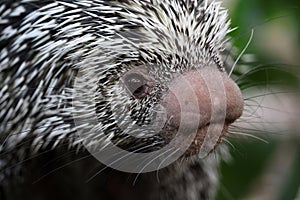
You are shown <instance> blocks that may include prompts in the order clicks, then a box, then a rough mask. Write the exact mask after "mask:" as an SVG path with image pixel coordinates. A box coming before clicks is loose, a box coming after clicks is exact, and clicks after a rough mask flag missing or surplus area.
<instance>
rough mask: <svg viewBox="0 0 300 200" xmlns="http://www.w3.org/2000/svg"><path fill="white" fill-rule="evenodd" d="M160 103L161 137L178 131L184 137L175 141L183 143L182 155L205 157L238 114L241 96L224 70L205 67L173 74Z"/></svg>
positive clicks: (175, 134)
mask: <svg viewBox="0 0 300 200" xmlns="http://www.w3.org/2000/svg"><path fill="white" fill-rule="evenodd" d="M162 106H163V107H164V109H165V112H166V115H167V122H166V123H165V125H164V128H163V131H162V136H163V137H164V139H165V140H167V141H171V140H172V139H174V138H176V137H177V134H178V132H180V133H182V134H183V135H184V138H186V141H182V140H178V143H177V144H178V146H186V148H185V151H184V153H183V154H184V156H186V157H188V156H192V155H196V154H198V156H199V157H206V156H207V155H208V154H209V153H210V152H212V151H213V150H214V149H215V148H216V146H217V145H218V144H220V143H221V141H222V137H223V136H224V134H225V133H226V131H227V130H228V127H229V125H230V124H232V123H233V122H234V121H235V120H236V119H238V118H239V117H240V116H241V115H242V112H243V98H242V94H241V91H240V89H239V88H238V86H237V85H236V84H235V82H234V81H233V80H231V79H230V78H229V77H228V75H227V74H226V73H225V72H221V71H220V70H218V69H216V68H215V67H206V68H203V69H199V70H195V71H189V72H186V73H184V74H183V75H181V76H179V77H176V78H174V80H173V81H172V82H171V83H170V86H169V91H168V92H167V93H166V94H165V96H164V97H163V101H162ZM191 137H192V138H191ZM186 142H189V144H186ZM187 145H189V146H187Z"/></svg>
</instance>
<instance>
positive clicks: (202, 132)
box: [164, 123, 229, 157]
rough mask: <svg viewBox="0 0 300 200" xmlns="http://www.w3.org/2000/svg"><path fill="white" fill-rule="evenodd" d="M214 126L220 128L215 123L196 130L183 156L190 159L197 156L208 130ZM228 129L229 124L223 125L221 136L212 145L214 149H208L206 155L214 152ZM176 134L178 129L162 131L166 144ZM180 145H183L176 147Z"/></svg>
mask: <svg viewBox="0 0 300 200" xmlns="http://www.w3.org/2000/svg"><path fill="white" fill-rule="evenodd" d="M215 125H216V126H220V124H217V123H216V124H210V123H208V124H207V125H205V126H202V127H200V128H198V130H197V133H196V136H195V137H194V139H193V140H192V143H191V144H190V146H189V147H188V149H187V150H186V151H185V152H184V154H183V156H184V157H191V156H194V155H198V154H199V152H200V149H201V147H202V145H203V144H204V142H205V137H206V136H207V132H208V129H209V128H210V127H213V126H215ZM228 127H229V123H224V125H223V129H222V131H221V134H220V136H219V138H218V140H217V141H216V142H215V144H214V148H212V149H210V151H209V152H206V153H207V154H209V153H211V152H213V151H214V150H215V148H216V147H217V146H218V145H219V144H220V143H221V142H222V138H223V137H224V135H225V134H226V132H227V130H228ZM177 132H178V128H171V127H168V128H167V127H166V128H165V131H164V137H165V139H166V140H167V141H168V142H170V141H171V140H172V139H173V138H174V137H176V133H177ZM216 134H218V133H216ZM181 145H183V144H182V143H178V146H181Z"/></svg>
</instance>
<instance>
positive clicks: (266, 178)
mask: <svg viewBox="0 0 300 200" xmlns="http://www.w3.org/2000/svg"><path fill="white" fill-rule="evenodd" d="M224 6H225V7H227V8H229V15H230V18H231V20H232V28H234V27H238V29H237V30H235V31H233V32H232V33H230V36H231V37H232V41H233V43H234V46H235V47H237V50H238V52H241V51H242V50H243V49H244V47H245V45H246V44H247V42H248V40H249V37H250V34H251V30H252V29H253V30H254V37H253V40H252V42H251V44H250V46H249V47H248V48H247V51H246V54H254V55H255V57H256V59H255V60H256V62H254V63H253V64H251V63H249V64H248V66H250V67H251V65H252V66H253V67H256V66H258V64H259V63H261V64H262V65H263V66H264V67H265V66H270V67H272V65H276V66H279V67H285V66H288V67H291V68H293V69H295V71H297V70H298V69H299V68H300V67H299V64H300V1H299V0H285V1H282V0H264V1H262V0H227V1H225V2H224ZM281 64H282V65H281ZM237 71H239V69H238V67H237ZM295 71H291V72H290V73H291V76H293V77H296V78H295V80H296V81H292V82H289V81H290V80H291V76H289V75H287V74H283V73H281V71H280V70H278V71H277V72H276V69H275V70H273V73H269V74H268V75H269V76H270V77H268V78H269V79H273V80H279V81H283V82H284V83H285V84H288V83H289V84H291V85H290V87H292V88H294V89H296V90H297V88H298V85H297V84H298V82H297V81H298V80H299V79H297V77H298V75H299V74H297V72H296V73H295ZM272 76H273V77H272ZM262 77H266V76H264V75H262V74H260V72H259V71H258V72H257V73H255V74H254V75H253V76H251V81H258V80H261V78H262ZM292 79H293V78H292ZM279 106H280V105H279ZM299 107H300V105H299ZM295 109H298V108H295ZM298 120H299V119H298ZM259 134H260V133H258V134H257V136H259ZM261 134H262V135H265V134H264V133H261ZM279 134H280V133H279ZM262 138H264V139H266V140H267V141H268V143H264V142H261V141H258V140H255V139H253V138H252V139H251V138H248V139H240V140H237V139H232V140H230V142H231V143H232V146H234V147H230V149H231V155H232V159H231V161H230V162H223V164H222V169H221V174H222V175H221V184H220V186H219V192H218V195H217V197H216V199H217V200H236V199H249V200H250V199H251V200H254V199H255V200H260V199H261V200H264V199H266V200H273V199H274V200H292V199H297V200H298V199H299V200H300V189H299V188H300V187H299V186H300V139H299V138H300V136H299V133H298V132H297V133H291V134H290V135H288V136H286V137H284V138H281V137H279V138H278V137H273V136H272V135H271V136H268V137H267V138H266V137H264V136H263V137H262Z"/></svg>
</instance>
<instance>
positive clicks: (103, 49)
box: [0, 0, 230, 199]
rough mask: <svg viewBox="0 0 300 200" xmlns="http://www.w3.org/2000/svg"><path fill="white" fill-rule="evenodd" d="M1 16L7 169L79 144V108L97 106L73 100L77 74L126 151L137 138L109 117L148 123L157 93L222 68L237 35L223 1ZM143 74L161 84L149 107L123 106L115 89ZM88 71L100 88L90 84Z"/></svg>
mask: <svg viewBox="0 0 300 200" xmlns="http://www.w3.org/2000/svg"><path fill="white" fill-rule="evenodd" d="M0 15H1V18H0V25H1V29H0V34H1V35H0V46H1V51H0V80H1V81H0V121H1V123H0V133H1V134H0V139H1V140H0V141H1V145H0V150H1V155H2V156H1V164H2V165H4V166H5V165H7V162H10V161H7V160H9V159H13V160H14V159H15V160H21V159H24V157H26V154H28V152H30V153H29V154H31V153H32V152H38V151H39V150H41V149H45V148H52V149H55V148H57V147H58V146H59V145H60V144H61V143H64V142H66V143H67V145H68V146H69V147H74V146H80V144H81V140H82V138H81V139H80V138H78V137H77V135H76V131H77V127H76V126H75V123H74V119H73V116H74V112H80V110H79V111H76V110H74V107H73V106H74V105H77V106H78V108H80V109H82V110H89V109H90V110H91V111H93V109H94V108H91V105H90V104H89V103H90V101H87V102H86V104H81V103H82V102H72V100H73V98H74V88H73V85H74V80H75V79H76V76H77V75H78V74H77V73H78V72H79V71H83V72H86V73H87V74H84V76H86V79H85V80H86V81H87V82H86V83H85V84H86V85H89V86H90V87H91V90H92V91H96V94H97V95H98V96H97V95H96V97H95V99H92V100H91V101H92V102H95V101H98V100H99V101H100V102H98V104H99V105H97V106H96V107H97V109H98V110H97V111H98V112H97V114H98V117H99V120H100V122H101V123H100V124H99V126H98V127H96V129H98V130H102V131H104V133H105V134H106V135H110V136H111V138H112V139H114V140H117V141H119V142H125V143H126V142H128V140H129V138H128V136H126V134H127V133H126V131H130V130H124V131H123V132H122V133H119V132H118V130H117V128H116V124H115V120H116V119H115V116H113V115H111V114H110V113H111V110H118V111H116V112H118V114H121V113H125V114H124V116H125V115H126V114H128V115H129V116H135V119H136V121H135V122H136V123H137V124H139V123H140V124H143V123H147V119H149V117H150V116H151V115H153V111H152V109H153V108H154V106H155V105H157V103H158V98H159V96H158V95H157V94H158V93H160V92H161V91H163V90H164V89H165V85H163V84H161V83H167V82H168V81H169V80H170V79H171V77H172V76H173V75H174V74H175V73H180V72H183V71H185V70H187V69H190V68H197V67H199V66H204V65H210V64H211V63H215V64H216V65H217V66H219V67H220V69H223V67H224V65H225V64H224V63H223V58H222V52H223V51H224V47H225V46H226V45H225V44H226V34H227V33H228V32H229V31H230V30H229V21H228V19H227V12H226V10H224V9H223V8H222V7H221V5H220V3H218V2H213V3H208V2H207V1H201V0H200V1H194V0H188V1H181V0H166V1H162V0H133V1H127V0H116V1H113V0H112V1H103V0H86V1H79V0H77V1H76V0H74V1H67V0H62V1H38V0H18V1H4V2H3V3H2V5H1V6H0ZM138 66H146V67H148V68H149V69H151V70H150V72H151V73H152V75H153V76H154V77H155V78H156V79H157V80H158V81H157V84H156V85H155V87H154V89H153V91H152V93H151V94H150V95H149V97H148V98H145V99H143V100H142V101H138V100H136V99H130V98H123V96H122V94H124V92H125V91H124V89H123V88H121V87H119V86H118V85H117V82H118V81H119V79H120V77H121V76H122V75H123V74H124V73H126V71H128V70H130V69H132V68H133V67H138ZM90 71H92V72H93V73H96V74H97V80H96V79H91V80H90V79H88V78H89V72H90ZM99 83H100V84H99ZM103 99H105V100H103ZM76 103H77V104H76ZM78 104H79V105H78ZM125 105H126V106H128V107H130V108H131V109H130V110H128V109H127V107H126V106H125ZM124 123H126V120H125V121H124ZM86 126H89V124H87V125H86ZM90 126H92V125H90ZM91 128H92V127H91ZM91 130H92V129H91ZM131 131H132V130H131ZM144 131H146V130H144ZM147 131H148V132H149V130H147ZM116 132H117V133H116ZM118 134H119V135H118ZM124 134H125V136H124ZM89 137H91V138H92V140H91V141H94V142H99V141H100V142H102V143H105V140H104V138H106V137H104V135H95V134H93V133H92V132H91V134H90V135H89ZM139 142H144V143H145V144H144V145H147V144H149V143H151V144H153V145H152V146H151V148H154V147H155V145H162V143H163V141H161V140H160V138H158V137H152V138H150V139H148V140H147V141H139ZM12 152H14V154H12ZM3 155H4V156H3ZM9 155H11V156H9ZM199 162H202V161H199ZM204 163H205V162H203V165H205V164H204ZM212 168H213V167H212ZM209 193H211V192H209ZM191 199H192V198H191Z"/></svg>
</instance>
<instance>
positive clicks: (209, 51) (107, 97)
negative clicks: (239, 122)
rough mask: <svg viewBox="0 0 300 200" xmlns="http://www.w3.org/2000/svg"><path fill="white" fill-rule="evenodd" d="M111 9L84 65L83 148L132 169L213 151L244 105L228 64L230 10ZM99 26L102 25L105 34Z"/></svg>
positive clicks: (132, 5) (79, 117) (177, 5)
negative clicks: (225, 58) (230, 76)
mask: <svg viewBox="0 0 300 200" xmlns="http://www.w3.org/2000/svg"><path fill="white" fill-rule="evenodd" d="M110 6H112V7H113V8H111V7H110V8H109V11H107V10H105V8H103V10H102V11H101V13H102V15H103V13H108V14H107V15H108V16H110V15H112V14H111V13H110V12H114V13H117V14H114V15H112V16H111V17H106V19H105V20H106V22H105V26H104V27H103V28H102V27H101V28H98V29H97V31H95V33H97V34H101V36H98V35H97V34H95V35H93V34H88V36H89V37H87V36H86V37H87V40H88V41H86V42H85V43H84V45H85V48H84V51H82V52H76V53H74V55H76V56H77V54H79V53H81V55H80V56H81V59H80V60H79V61H78V63H76V67H77V69H78V73H77V76H76V78H75V83H74V85H75V86H74V91H75V92H74V94H73V95H74V99H73V108H74V112H73V115H74V118H75V124H76V126H77V128H78V129H77V134H78V135H79V138H81V141H83V144H84V146H85V147H86V148H87V149H88V150H89V151H90V152H91V153H92V154H93V155H94V156H95V157H96V158H98V159H99V160H100V161H101V162H104V163H105V164H106V165H108V166H110V167H113V168H117V169H119V170H122V171H127V172H137V173H141V172H148V171H154V170H157V169H160V168H163V167H165V166H168V165H169V164H171V163H172V162H174V161H176V160H178V159H179V158H182V157H199V158H200V159H203V158H205V157H207V156H208V155H209V154H210V153H211V152H213V151H214V150H215V149H216V147H217V146H218V144H219V143H221V141H222V137H223V136H224V134H225V133H226V130H227V129H228V126H229V125H230V124H231V123H232V122H234V121H235V120H236V119H237V118H239V117H240V116H241V114H242V110H243V100H242V95H241V92H240V90H239V88H238V87H237V85H236V84H235V83H234V82H233V81H232V80H231V79H230V78H229V77H228V75H227V73H226V72H225V70H224V63H223V57H222V52H223V50H224V47H225V43H226V41H225V37H226V34H227V33H228V32H229V22H228V20H227V14H226V11H225V10H223V9H222V8H221V6H220V3H211V4H209V3H208V2H207V1H187V2H186V3H183V2H181V1H151V3H149V2H148V1H130V2H124V3H121V5H118V6H116V7H114V5H110ZM98 30H101V33H99V31H98Z"/></svg>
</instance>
